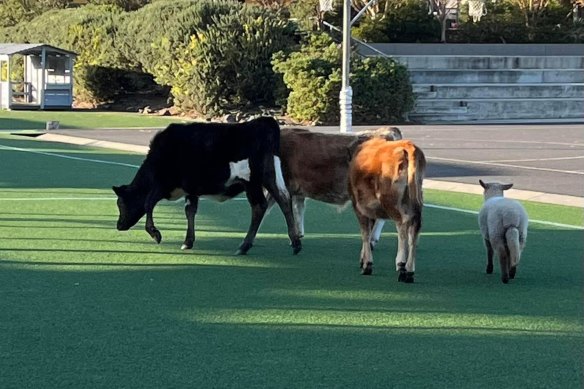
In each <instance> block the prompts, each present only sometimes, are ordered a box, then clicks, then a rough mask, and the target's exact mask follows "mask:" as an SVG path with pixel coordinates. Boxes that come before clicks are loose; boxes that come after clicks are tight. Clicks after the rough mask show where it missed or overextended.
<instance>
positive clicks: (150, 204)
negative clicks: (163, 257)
mask: <svg viewBox="0 0 584 389" xmlns="http://www.w3.org/2000/svg"><path fill="white" fill-rule="evenodd" d="M161 193H162V192H161V191H160V190H159V189H153V190H152V191H150V193H148V196H146V202H145V203H144V209H145V210H146V225H145V230H146V232H147V233H148V234H149V235H150V236H151V237H152V239H154V241H155V242H156V243H160V242H161V241H162V234H161V233H160V231H158V228H156V226H154V218H153V216H152V212H153V211H154V207H155V206H156V204H157V203H158V202H159V201H160V200H162V198H163V196H162V195H161Z"/></svg>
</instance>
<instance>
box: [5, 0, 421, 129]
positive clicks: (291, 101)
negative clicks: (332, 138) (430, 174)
mask: <svg viewBox="0 0 584 389" xmlns="http://www.w3.org/2000/svg"><path fill="white" fill-rule="evenodd" d="M47 31H51V33H50V34H47ZM321 39H323V38H321ZM298 40H299V38H298V35H297V27H296V25H295V24H293V22H291V21H290V20H288V19H285V18H282V17H280V15H279V14H278V13H276V12H273V11H270V10H268V9H266V8H261V7H254V6H248V5H244V4H241V3H240V2H238V1H235V0H175V1H172V2H169V1H157V2H153V3H151V4H149V5H147V6H144V7H143V8H140V9H138V10H137V11H133V12H125V11H123V10H122V9H121V8H118V7H114V6H97V5H89V6H85V7H80V8H74V9H64V10H53V11H50V12H47V13H45V14H43V15H42V17H38V18H36V19H34V20H32V21H31V22H27V23H23V24H19V25H17V26H14V27H11V28H7V29H4V30H2V35H0V41H4V42H7V41H13V42H23V41H30V42H44V43H48V44H52V45H55V46H58V47H62V48H65V49H68V50H71V51H74V52H76V53H78V57H77V61H76V64H75V71H74V76H75V96H76V99H77V100H83V101H91V102H94V103H101V102H106V101H109V100H112V99H115V98H116V95H118V94H120V93H123V92H132V91H137V90H144V89H145V88H147V87H149V86H152V82H153V81H154V82H156V84H157V85H159V86H167V87H168V88H170V91H171V94H172V97H173V98H174V104H175V105H176V106H177V107H179V108H181V109H183V110H185V111H196V113H198V114H200V115H204V116H207V117H209V116H215V115H217V114H220V113H223V112H224V111H226V110H232V109H245V108H250V107H256V106H258V105H266V106H274V105H275V104H277V102H287V104H288V105H287V108H288V111H289V113H290V114H291V116H292V117H294V118H296V119H298V120H314V121H321V122H330V121H333V120H335V117H336V116H337V115H338V111H339V109H338V103H337V101H338V85H337V84H338V83H337V82H336V81H335V80H336V79H339V80H340V76H339V72H340V70H339V69H340V59H339V58H340V57H339V55H338V47H337V45H335V44H333V43H332V42H328V43H327V44H326V45H328V46H330V47H331V49H330V50H332V51H334V52H335V54H334V55H335V56H336V57H335V59H334V60H333V59H332V58H326V55H325V58H323V59H322V60H317V61H316V62H318V61H321V62H323V63H325V62H327V65H326V66H327V69H326V72H325V73H326V74H327V76H326V77H328V78H329V79H330V82H329V81H327V82H328V83H329V84H330V85H329V84H327V85H325V86H322V85H321V83H322V80H321V78H320V75H316V73H312V74H304V73H303V74H301V75H297V76H299V77H301V79H299V80H297V81H292V80H291V78H290V77H292V76H291V75H290V74H291V73H290V71H288V70H287V69H286V67H287V66H288V65H287V64H288V63H289V62H286V61H285V60H284V58H286V57H287V56H289V55H291V53H292V51H293V50H295V49H297V48H298ZM310 45H311V44H310V43H309V44H308V47H309V46H310ZM326 45H325V46H326ZM310 50H313V49H310ZM332 51H331V52H332ZM276 52H278V53H279V54H278V58H280V65H275V66H276V69H277V72H278V73H275V72H274V70H273V67H272V63H271V61H272V57H273V55H274V53H276ZM323 53H324V52H323V51H322V50H320V49H318V50H316V51H315V55H316V57H318V56H319V55H321V54H323ZM324 54H326V53H324ZM283 61H284V62H283ZM275 63H278V61H276V62H275ZM311 66H312V65H311ZM353 66H354V68H353V69H354V72H353V78H354V81H353V82H354V83H355V96H356V97H355V101H354V103H355V107H356V108H355V110H356V113H357V112H358V113H357V118H360V117H364V118H365V117H366V118H372V119H375V118H377V119H380V118H390V117H392V118H393V117H395V118H401V116H403V113H404V112H406V111H407V110H409V109H410V108H411V104H410V102H409V100H410V99H411V96H410V95H408V94H407V88H408V87H409V81H408V78H407V73H406V72H405V69H401V68H400V66H399V65H397V64H395V63H388V62H384V61H381V62H376V61H373V60H369V61H360V60H356V62H355V64H354V65H353ZM283 76H284V77H283ZM311 77H312V79H311ZM335 77H336V78H335ZM283 78H284V79H285V80H286V84H287V85H288V88H286V86H285V85H284V81H283ZM396 80H399V81H396ZM294 82H299V83H301V84H303V85H304V86H303V87H302V88H300V89H298V88H297V87H296V86H295V85H292V84H294ZM323 88H324V90H323ZM327 88H328V89H327ZM387 88H394V89H395V91H396V93H398V94H399V95H403V96H405V98H404V100H403V101H401V100H399V99H393V100H391V99H389V97H388V95H387V93H388V91H387ZM360 90H362V92H363V93H361V96H360V92H359V91H360ZM410 92H411V91H410ZM288 93H289V94H290V95H289V96H288ZM358 96H359V97H358ZM365 96H367V97H366V98H365ZM359 98H361V100H359ZM315 99H316V100H318V101H315ZM379 102H386V103H387V102H389V103H390V104H389V108H388V107H387V106H384V105H383V104H381V105H380V104H379ZM305 105H309V106H310V107H311V109H310V110H309V109H305V108H303V107H304V106H305ZM319 110H320V111H319ZM359 115H361V116H359Z"/></svg>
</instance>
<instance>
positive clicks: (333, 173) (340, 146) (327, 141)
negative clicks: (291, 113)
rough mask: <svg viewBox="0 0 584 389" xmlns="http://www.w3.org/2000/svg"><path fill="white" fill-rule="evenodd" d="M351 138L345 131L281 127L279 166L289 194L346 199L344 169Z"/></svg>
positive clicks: (337, 200) (335, 200) (340, 201)
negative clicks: (323, 132) (280, 158)
mask: <svg viewBox="0 0 584 389" xmlns="http://www.w3.org/2000/svg"><path fill="white" fill-rule="evenodd" d="M354 142H355V137H352V136H347V135H339V134H322V133H317V132H311V131H308V130H303V129H295V128H291V129H287V128H286V129H282V131H281V137H280V145H281V146H280V151H281V157H282V170H283V172H284V178H285V180H286V185H287V186H288V189H289V190H290V192H291V194H292V195H301V196H304V197H310V198H312V199H315V200H319V201H324V202H327V203H333V204H344V203H346V202H347V201H349V195H348V193H347V171H348V167H349V161H350V158H351V155H350V152H349V149H350V146H351V144H352V143H354Z"/></svg>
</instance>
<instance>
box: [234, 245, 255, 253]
mask: <svg viewBox="0 0 584 389" xmlns="http://www.w3.org/2000/svg"><path fill="white" fill-rule="evenodd" d="M251 246H252V245H251V244H245V243H242V244H241V246H239V248H238V249H237V251H236V252H235V255H245V254H247V252H248V251H249V249H251Z"/></svg>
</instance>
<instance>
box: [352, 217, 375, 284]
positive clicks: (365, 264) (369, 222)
mask: <svg viewBox="0 0 584 389" xmlns="http://www.w3.org/2000/svg"><path fill="white" fill-rule="evenodd" d="M356 214H357V220H358V221H359V227H360V228H361V243H362V245H361V256H360V257H359V266H360V268H361V274H363V275H364V276H368V275H371V274H373V254H372V253H371V231H372V230H373V223H374V222H375V220H374V219H370V218H368V217H367V216H365V215H363V214H361V213H360V212H359V211H358V210H356Z"/></svg>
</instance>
